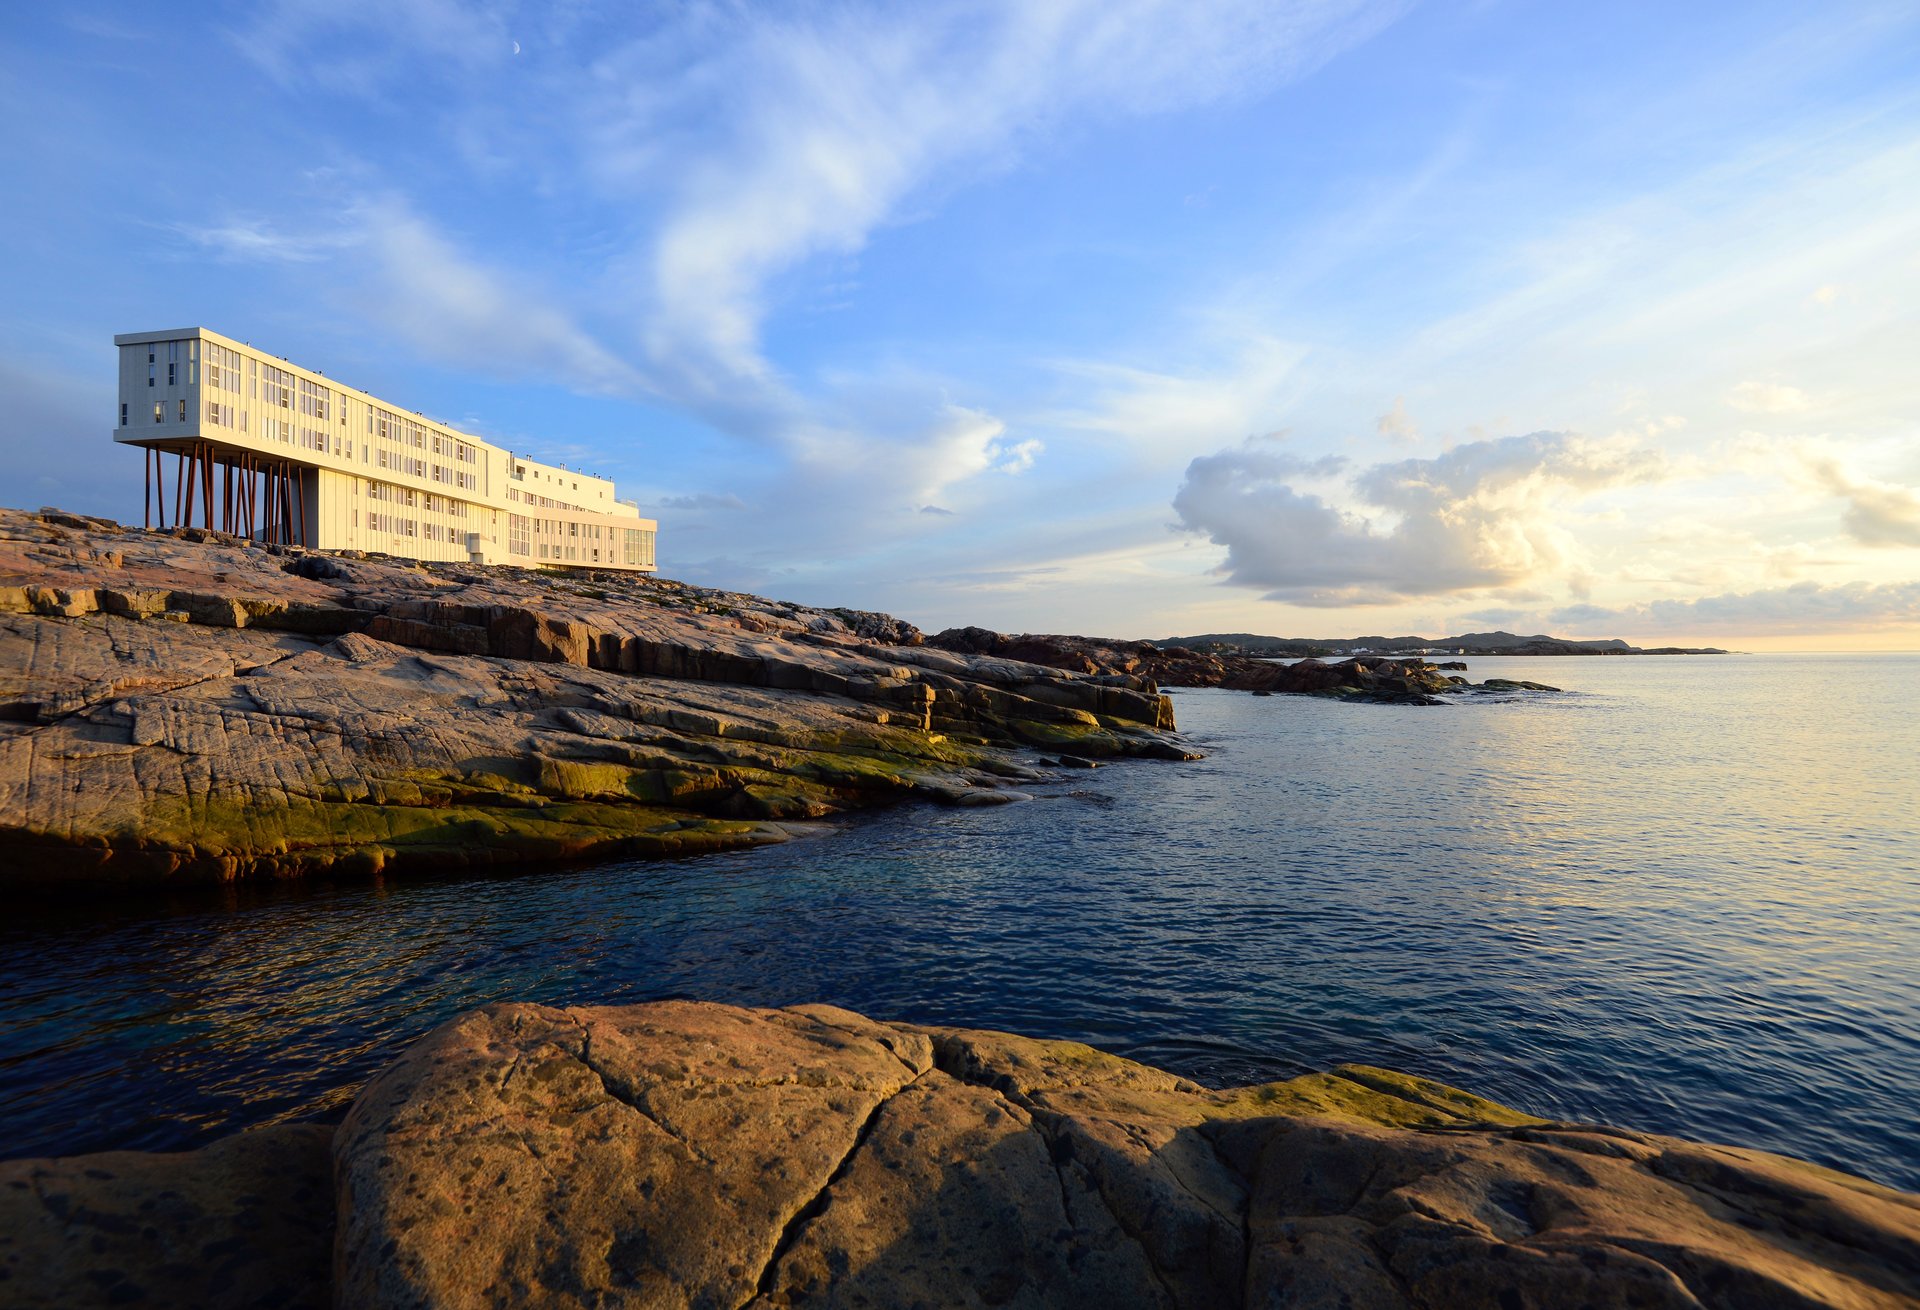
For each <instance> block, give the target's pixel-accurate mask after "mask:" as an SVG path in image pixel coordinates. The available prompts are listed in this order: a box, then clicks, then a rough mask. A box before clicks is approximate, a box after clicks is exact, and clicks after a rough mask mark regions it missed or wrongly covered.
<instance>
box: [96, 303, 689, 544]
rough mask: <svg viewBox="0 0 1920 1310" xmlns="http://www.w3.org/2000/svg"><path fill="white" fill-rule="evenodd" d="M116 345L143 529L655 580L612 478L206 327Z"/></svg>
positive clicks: (648, 534) (645, 536)
mask: <svg viewBox="0 0 1920 1310" xmlns="http://www.w3.org/2000/svg"><path fill="white" fill-rule="evenodd" d="M113 341H114V344H115V345H116V346H118V347H119V348H120V411H119V420H120V421H119V425H118V426H117V427H116V428H115V429H114V433H113V437H114V440H115V441H119V442H124V443H126V444H128V445H134V446H140V447H143V448H144V450H145V454H146V463H147V472H146V481H147V494H146V522H147V525H148V526H149V527H151V526H154V525H155V523H156V520H157V522H158V523H159V525H160V526H168V525H170V524H178V525H185V526H192V525H194V524H195V523H196V521H197V522H198V524H199V525H200V526H203V527H210V528H219V529H221V530H223V531H227V532H233V533H238V534H240V535H242V536H249V537H253V538H256V539H258V540H262V541H266V542H270V543H289V544H298V545H305V546H312V547H316V548H318V549H322V550H367V551H381V552H384V553H386V554H389V555H402V556H408V557H410V558H413V559H421V560H439V561H453V562H461V563H473V564H518V565H523V566H526V567H529V568H588V569H627V570H637V571H641V572H652V571H653V569H654V543H655V537H656V534H657V532H658V530H659V525H658V524H657V523H656V522H655V521H654V520H652V519H643V518H641V517H640V511H639V509H638V507H637V506H636V505H634V504H633V503H632V502H631V501H624V500H621V499H619V498H618V497H616V496H615V495H614V485H613V482H612V481H611V480H610V479H607V478H599V477H593V476H591V475H590V474H586V473H580V472H577V471H575V470H572V469H568V468H566V467H564V466H562V465H558V464H547V463H543V462H541V461H539V460H535V459H529V458H527V457H526V456H524V455H519V454H516V453H514V452H513V451H510V450H506V449H503V448H502V447H499V446H495V445H493V444H491V443H490V442H486V441H482V440H481V439H480V438H478V437H475V436H472V435H470V434H468V433H465V432H461V431H458V430H457V429H454V428H451V427H448V426H447V425H446V424H444V423H437V422H435V421H434V420H432V419H429V418H426V417H424V416H422V415H421V414H419V413H417V412H410V411H407V410H403V409H401V408H399V407H398V406H395V405H393V404H391V403H390V402H388V401H384V400H380V399H378V398H377V397H374V396H370V395H368V394H367V393H366V392H364V391H358V390H355V389H354V388H352V387H343V386H341V385H340V384H339V383H337V382H333V381H330V380H329V379H328V378H327V377H326V376H325V375H324V374H322V373H319V372H316V371H314V370H311V369H304V368H301V367H299V366H298V365H296V364H292V363H289V362H288V361H287V360H284V359H281V358H278V357H277V356H273V355H269V354H267V353H265V352H264V351H259V350H255V349H254V348H253V347H251V346H249V345H246V344H245V343H243V342H239V341H235V340H233V339H232V338H231V337H223V336H221V335H220V334H219V333H217V332H210V331H208V330H207V329H205V328H176V329H172V330H170V331H165V332H128V333H123V334H121V335H119V336H116V337H115V338H114V339H113ZM169 455H171V456H173V459H172V460H171V461H168V459H167V456H169ZM169 463H170V464H171V468H169ZM169 484H171V492H169ZM169 510H171V513H169Z"/></svg>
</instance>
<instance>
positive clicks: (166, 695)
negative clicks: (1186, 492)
mask: <svg viewBox="0 0 1920 1310" xmlns="http://www.w3.org/2000/svg"><path fill="white" fill-rule="evenodd" d="M919 643H920V634H919V633H918V632H917V631H916V630H914V629H913V628H912V626H911V625H909V624H903V623H900V622H898V621H897V620H894V619H890V618H888V617H887V616H885V615H874V614H860V613H857V612H854V611H845V610H836V611H828V610H815V609H808V608H806V607H802V606H795V605H785V604H782V603H780V602H777V601H770V600H766V599H763V598H761V597H757V596H747V595H742V594H739V593H734V592H715V591H711V590H707V589H703V588H699V587H688V586H685V585H683V584H680V583H676V582H669V581H665V580H662V579H656V578H648V577H642V576H635V575H616V574H593V573H584V574H583V573H571V574H565V575H560V574H547V573H541V572H537V571H533V570H528V569H519V568H508V567H493V568H484V567H478V566H467V565H459V566H455V565H433V566H423V565H417V564H414V563H412V562H410V561H402V560H393V559H381V558H365V557H358V556H355V557H348V556H346V555H342V556H328V555H320V554H317V553H310V552H300V551H294V550H290V549H288V548H283V547H275V548H271V549H269V548H263V547H261V546H259V545H258V544H256V543H251V542H243V541H240V540H239V539H237V538H233V537H228V536H225V535H224V534H220V533H208V532H206V531H204V530H200V529H193V530H186V531H175V532H167V533H159V532H133V531H129V530H126V529H122V528H120V527H119V526H118V525H115V524H111V523H107V522H105V521H97V520H88V519H85V518H82V517H79V516H74V515H64V514H58V513H51V512H48V513H41V514H26V513H23V512H21V511H18V510H0V886H5V887H7V888H8V889H9V890H28V889H30V890H33V891H35V892H53V891H58V890H60V889H64V888H67V887H76V886H77V887H82V888H85V887H90V886H92V885H95V884H98V883H102V882H117V883H147V884H155V883H178V882H184V881H200V882H207V881H230V880H234V879H241V878H268V877H293V876H301V875H307V874H316V873H325V874H330V875H340V874H348V875H371V874H374V873H378V872H380V871H382V870H388V869H396V870H397V869H423V868H471V867H479V866H486V865H494V864H501V863H512V864H526V863H533V862H537V861H543V860H567V859H584V858H605V857H614V856H630V855H662V856H665V855H680V854H691V853H698V852H702V851H710V850H715V849H721V848H729V847H739V846H746V845H753V844H757V843H762V842H771V841H779V840H783V839H784V838H785V837H787V836H788V835H790V834H791V833H792V832H793V831H794V830H795V828H794V825H796V824H806V823H809V822H812V821H815V820H818V819H821V818H825V817H827V816H830V815H834V814H838V813H842V812H846V811H850V810H857V809H862V808H866V807H871V806H875V805H883V804H888V803H891V802H895V801H901V800H927V801H932V802H935V803H938V804H943V805H982V804H996V803H1006V802H1010V801H1015V800H1019V799H1022V798H1023V797H1024V793H1022V792H1021V791H1020V790H1019V787H1020V785H1021V784H1023V783H1027V782H1031V781H1034V780H1037V779H1040V778H1041V777H1043V776H1044V775H1043V774H1041V773H1040V772H1039V769H1038V758H1039V757H1038V756H1037V755H1036V754H1035V753H1034V749H1033V748H1035V747H1044V748H1047V749H1050V750H1055V751H1058V750H1063V749H1064V750H1070V751H1072V752H1074V753H1077V754H1081V755H1099V756H1101V757H1103V758H1112V757H1119V756H1146V757H1156V758H1164V759H1176V760H1177V759H1188V758H1194V756H1193V752H1191V751H1189V750H1188V749H1187V748H1186V747H1185V746H1183V745H1181V744H1179V743H1178V741H1177V739H1175V738H1174V737H1173V736H1172V733H1171V729H1172V727H1173V715H1172V709H1171V706H1170V703H1169V702H1168V701H1167V699H1166V698H1165V697H1163V696H1161V695H1159V694H1158V691H1157V689H1156V688H1155V687H1154V686H1153V684H1151V683H1150V682H1146V681H1143V680H1141V679H1138V678H1134V677H1132V676H1129V675H1114V676H1102V677H1088V676H1083V675H1081V674H1077V673H1073V672H1070V671H1062V670H1059V669H1053V668H1046V667H1042V666H1039V665H1033V664H1023V663H1019V662H1017V661H1013V660H1007V659H1002V658H999V657H997V656H992V655H984V654H976V653H966V652H954V651H944V650H936V649H932V648H929V647H926V646H923V645H921V644H919Z"/></svg>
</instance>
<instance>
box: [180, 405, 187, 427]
mask: <svg viewBox="0 0 1920 1310" xmlns="http://www.w3.org/2000/svg"><path fill="white" fill-rule="evenodd" d="M180 421H181V422H182V423H185V422H186V421H187V402H186V401H184V400H183V401H181V402H180Z"/></svg>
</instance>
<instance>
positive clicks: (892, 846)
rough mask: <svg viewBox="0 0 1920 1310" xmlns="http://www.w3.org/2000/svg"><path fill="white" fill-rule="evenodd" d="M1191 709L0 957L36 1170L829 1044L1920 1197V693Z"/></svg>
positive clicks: (1754, 688) (1481, 662) (103, 925)
mask: <svg viewBox="0 0 1920 1310" xmlns="http://www.w3.org/2000/svg"><path fill="white" fill-rule="evenodd" d="M1468 663H1469V665H1470V666H1471V667H1470V672H1469V673H1468V675H1467V676H1469V677H1471V678H1473V679H1475V680H1476V681H1478V680H1480V679H1483V678H1488V677H1508V678H1527V679H1533V680H1538V681H1542V682H1549V683H1552V684H1554V685H1555V686H1557V687H1559V688H1562V690H1561V691H1558V692H1551V693H1531V694H1517V695H1486V694H1480V695H1473V696H1464V697H1461V698H1459V699H1458V700H1457V701H1455V702H1454V703H1451V704H1448V705H1446V706H1443V707H1430V708H1428V707H1413V706H1385V705H1366V704H1347V703H1341V702H1336V701H1326V700H1319V699H1314V698H1307V697H1290V696H1273V697H1256V696H1251V695H1247V694H1245V693H1234V692H1223V691H1214V690H1205V691H1181V692H1177V693H1175V694H1174V704H1175V709H1176V713H1177V716H1178V719H1179V723H1180V727H1181V729H1182V731H1183V732H1184V733H1185V734H1186V735H1187V736H1188V738H1189V739H1190V740H1191V741H1192V742H1194V743H1195V744H1196V745H1197V746H1198V747H1199V748H1200V749H1202V750H1204V751H1205V752H1206V758H1205V759H1204V760H1202V761H1199V762H1195V763H1187V764H1178V763H1170V762H1161V761H1128V762H1119V763H1113V764H1109V765H1106V766H1104V767H1101V768H1099V769H1097V770H1094V771H1062V772H1061V773H1060V776H1059V777H1058V779H1057V780H1054V781H1050V782H1047V783H1044V784H1040V785H1035V786H1033V787H1031V788H1029V789H1028V796H1029V798H1028V799H1026V800H1023V801H1020V802H1019V803H1015V804H1010V805H1005V806H1000V807H995V808H977V809H940V808H933V807H929V806H918V805H912V806H902V807H899V808H894V809H890V810H886V811H883V812H879V813H875V814H870V815H865V816H859V817H855V818H852V819H848V820H846V821H844V822H841V823H838V824H836V825H833V826H832V827H830V828H828V829H826V830H825V831H823V832H822V833H821V834H820V835H817V836H813V837H809V838H806V839H803V840H799V841H795V842H792V843H790V844H787V845H783V846H778V847H771V848H763V849H758V850H752V851H742V852H736V853H730V854H720V855H711V856H703V857H698V858H691V859H683V860H676V861H669V862H635V861H619V862H610V863H603V864H598V865H592V866H582V867H568V868H526V869H521V870H513V871H508V872H505V873H501V872H494V873H490V874H487V875H484V876H467V877H432V878H406V877H393V878H387V879H383V880H381V881H379V882H373V883H368V882H357V883H339V884H328V883H313V884H305V885H299V886H268V887H257V888H256V887H243V888H238V889H230V890H227V891H224V892H204V893H195V894H183V895H177V896H172V897H169V898H166V899H152V898H140V899H134V900H128V899H124V898H121V897H117V896H113V895H102V896H99V897H96V898H91V899H89V900H87V901H85V902H84V903H68V904H64V905H57V906H41V907H34V906H23V905H19V904H15V905H12V906H9V908H8V912H7V914H6V915H5V916H4V920H0V1155H4V1156H6V1157H21V1156H34V1155H50V1154H73V1153H78V1152H88V1151H101V1150H107V1149H115V1148H136V1149H141V1150H178V1149H184V1148H189V1147H193V1146H197V1145H201V1144H204V1143H206V1142H208V1141H210V1140H212V1139H214V1138H216V1137H219V1136H222V1135H224V1134H227V1133H231V1132H233V1131H235V1130H237V1129H241V1128H246V1127H248V1126H251V1125H256V1124H266V1123H277V1122H282V1121H290V1120H301V1119H321V1120H326V1119H332V1118H337V1117H338V1116H340V1115H341V1114H343V1113H344V1112H345V1109H346V1107H347V1105H348V1104H349V1102H350V1101H351V1099H352V1097H353V1095H354V1094H355V1092H356V1091H357V1089H358V1088H359V1087H360V1086H361V1085H362V1084H363V1083H364V1082H365V1081H366V1080H367V1078H368V1077H369V1076H370V1075H372V1074H373V1073H374V1072H375V1071H377V1070H378V1069H379V1068H380V1067H381V1066H382V1065H383V1064H384V1063H385V1062H387V1061H388V1060H390V1059H391V1058H392V1057H393V1056H394V1055H395V1054H396V1053H397V1052H398V1051H400V1050H401V1049H402V1048H403V1047H404V1046H405V1045H406V1044H407V1043H408V1042H409V1041H411V1040H412V1039H414V1038H415V1037H418V1036H419V1035H420V1034H422V1033H424V1032H426V1031H427V1030H428V1029H430V1028H432V1027H433V1026H434V1025H436V1024H438V1023H440V1022H441V1021H443V1020H445V1019H447V1018H448V1017H450V1016H452V1015H454V1014H456V1013H458V1012H460V1011H462V1010H465V1009H468V1008H470V1007H472V1006H476V1005H480V1004H484V1003H486V1002H489V1001H499V1000H509V999H513V1000H533V1001H543V1002H549V1003H554V1004H583V1005H610V1004H621V1003H627V1002H636V1001H645V1000H651V999H656V998H662V997H697V998H702V999H708V1000H715V1001H726V1002H733V1003H738V1004H747V1005H768V1006H774V1005H792V1004H798V1003H802V1002H810V1001H824V1002H828V1003H831V1004H834V1005H841V1006H846V1007H849V1008H851V1009H855V1010H859V1011H861V1012H863V1013H866V1014H869V1015H873V1016H875V1017H879V1018H886V1019H900V1020H910V1021H915V1022H924V1023H943V1024H962V1025H968V1026H974V1027H987V1028H999V1029H1006V1030H1010V1031H1014V1032H1021V1033H1030V1034H1036V1035H1044V1036H1052V1037H1065V1038H1073V1039H1077V1040H1080V1041H1084V1042H1088V1043H1091V1044H1092V1045H1094V1046H1098V1047H1101V1048H1103V1049H1105V1050H1109V1051H1114V1052H1117V1053H1119V1054H1121V1055H1125V1056H1129V1057H1132V1058H1134V1059H1138V1060H1143V1061H1147V1062H1149V1063H1152V1064H1155V1065H1159V1066H1162V1067H1164V1068H1167V1069H1171V1070H1175V1071H1177V1072H1179V1073H1182V1074H1185V1075H1187V1076H1189V1077H1191V1078H1194V1079H1196V1080H1198V1081H1200V1082H1203V1083H1207V1084H1210V1085H1214V1086H1229V1085H1236V1084H1242V1083H1251V1082H1262V1081H1267V1080H1271V1079H1281V1078H1288V1077H1291V1076H1294V1075H1296V1074H1299V1073H1302V1072H1305V1071H1308V1070H1314V1069H1325V1068H1328V1067H1331V1066H1333V1065H1336V1064H1339V1063H1342V1062H1356V1063H1363V1064H1372V1065H1381V1066H1386V1067H1388V1068H1393V1069H1400V1070H1405V1071H1408V1072H1411V1073H1416V1074H1421V1075H1425V1076H1427V1077H1430V1078H1437V1079H1440V1080H1442V1081H1444V1082H1447V1083H1452V1084H1455V1085H1457V1086H1461V1087H1465V1088H1468V1089H1470V1090H1472V1091H1474V1092H1478V1093H1480V1094H1481V1095H1484V1096H1489V1097H1492V1098H1493V1099H1495V1100H1498V1101H1501V1102H1504V1103H1506V1104H1509V1105H1512V1106H1516V1107H1519V1108H1521V1109H1525V1110H1528V1111H1531V1112H1533V1113H1535V1114H1540V1115H1545V1116H1551V1117H1555V1118H1561V1119H1568V1120H1578V1121H1585V1122H1604V1123H1612V1124H1618V1125H1623V1126H1628V1127H1633V1128H1638V1129H1644V1130H1650V1131H1654V1132H1660V1133H1670V1134H1677V1135H1679V1136H1682V1137H1690V1138H1699V1139H1705V1140H1710V1141H1720V1142H1730V1143H1736V1144H1741V1145H1746V1146H1754V1147H1760V1148H1763V1149H1766V1150H1770V1151H1777V1152H1782V1153H1786V1154H1790V1155H1795V1156H1800V1157H1803V1158H1806V1159H1810V1160H1814V1161H1817V1162H1820V1163H1822V1164H1827V1165H1831V1166H1834V1167H1837V1168H1840V1169H1845V1170H1849V1171H1852V1172H1855V1173H1859V1174H1863V1175H1865V1176H1867V1177H1869V1178H1872V1179H1876V1180H1878V1181H1880V1182H1883V1183H1888V1184H1892V1185H1894V1186H1898V1187H1903V1188H1908V1189H1915V1190H1920V709H1916V706H1917V705H1920V655H1914V654H1806V655H1776V654H1768V655H1731V656H1693V657H1583V658H1559V659H1470V660H1469V661H1468Z"/></svg>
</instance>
